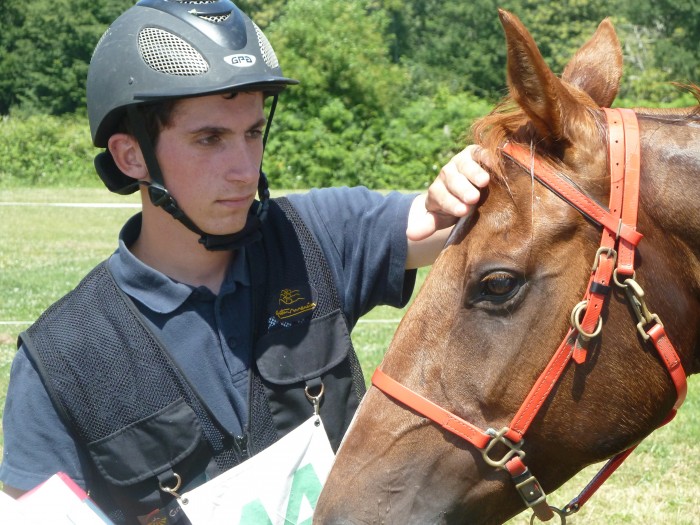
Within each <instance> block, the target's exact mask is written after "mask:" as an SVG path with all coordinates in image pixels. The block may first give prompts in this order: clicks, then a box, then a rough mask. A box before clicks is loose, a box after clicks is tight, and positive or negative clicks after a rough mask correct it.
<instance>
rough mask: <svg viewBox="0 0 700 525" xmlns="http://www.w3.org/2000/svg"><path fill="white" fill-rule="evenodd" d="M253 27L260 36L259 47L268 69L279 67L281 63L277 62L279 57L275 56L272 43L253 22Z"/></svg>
mask: <svg viewBox="0 0 700 525" xmlns="http://www.w3.org/2000/svg"><path fill="white" fill-rule="evenodd" d="M251 22H252V20H251ZM253 27H255V32H256V33H257V35H258V45H259V46H260V52H261V53H262V57H263V60H264V61H265V63H266V64H267V67H270V68H277V67H279V65H280V63H279V61H278V60H277V55H275V51H274V50H273V49H272V46H271V45H270V41H269V40H268V39H267V37H266V36H265V35H264V34H263V32H262V31H261V30H260V28H259V27H258V25H257V24H256V23H255V22H253Z"/></svg>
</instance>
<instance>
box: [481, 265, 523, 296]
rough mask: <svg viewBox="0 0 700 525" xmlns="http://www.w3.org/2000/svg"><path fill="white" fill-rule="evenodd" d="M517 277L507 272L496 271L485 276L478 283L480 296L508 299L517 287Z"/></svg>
mask: <svg viewBox="0 0 700 525" xmlns="http://www.w3.org/2000/svg"><path fill="white" fill-rule="evenodd" d="M518 284H519V281H518V278H517V277H516V276H515V275H513V274H511V273H508V272H504V271H496V272H493V273H490V274H488V275H487V276H485V277H484V278H483V279H482V280H481V283H480V285H481V286H480V288H481V289H480V295H481V297H482V298H491V299H501V300H503V299H508V298H509V297H510V296H511V295H512V294H513V293H514V291H517V289H518Z"/></svg>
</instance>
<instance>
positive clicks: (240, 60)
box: [224, 53, 255, 67]
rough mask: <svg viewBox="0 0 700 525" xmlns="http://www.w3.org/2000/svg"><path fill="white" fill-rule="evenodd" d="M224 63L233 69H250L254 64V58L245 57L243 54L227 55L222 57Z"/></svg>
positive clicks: (250, 56)
mask: <svg viewBox="0 0 700 525" xmlns="http://www.w3.org/2000/svg"><path fill="white" fill-rule="evenodd" d="M224 61H225V62H226V63H227V64H229V65H231V66H235V67H250V66H252V65H254V64H255V56H253V55H247V54H245V53H238V54H236V55H229V56H227V57H224Z"/></svg>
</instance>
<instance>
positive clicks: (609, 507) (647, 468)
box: [0, 189, 700, 525]
mask: <svg viewBox="0 0 700 525" xmlns="http://www.w3.org/2000/svg"><path fill="white" fill-rule="evenodd" d="M8 203H24V204H22V205H17V204H8ZM62 203H104V204H111V203H114V204H119V205H124V204H126V205H129V206H132V207H102V208H96V207H68V206H62V205H61V204H62ZM137 203H138V200H137V198H136V197H117V196H112V195H109V194H108V193H107V192H106V191H104V190H100V189H97V190H56V189H51V190H48V189H34V190H0V239H2V249H1V250H0V294H1V295H0V296H1V297H2V301H1V302H0V407H2V406H4V401H5V393H6V390H7V382H8V378H9V373H10V364H11V361H12V357H13V355H14V353H15V341H16V339H17V335H18V334H19V333H20V332H21V331H22V330H23V329H25V328H26V327H27V326H28V324H29V323H30V322H31V321H33V320H34V319H35V318H36V317H37V316H38V315H39V314H40V313H41V312H42V311H43V310H44V309H45V308H46V307H47V306H48V305H49V304H50V303H51V302H53V301H54V300H56V299H57V298H59V297H60V296H61V295H62V294H64V293H65V292H67V291H69V290H70V289H71V288H72V287H73V286H75V284H76V283H77V282H78V281H79V280H80V278H81V277H82V276H83V275H84V274H85V273H86V272H87V271H88V270H89V269H91V268H92V267H93V266H94V265H95V264H96V263H97V262H99V261H101V260H102V259H104V258H105V257H107V256H108V255H109V254H110V253H112V251H113V250H114V248H115V246H116V239H117V235H118V232H119V229H120V228H121V225H122V224H123V222H124V221H125V220H126V219H127V218H128V217H129V216H131V215H132V214H133V213H135V212H136V211H137V209H136V208H135V207H136V205H137ZM424 275H425V272H422V273H421V274H420V277H421V278H422V277H424ZM402 314H403V311H400V310H395V309H390V308H384V307H382V308H377V309H375V310H374V311H373V312H371V313H370V314H369V315H368V316H367V317H365V318H364V319H363V320H361V322H360V323H359V324H358V326H357V327H356V329H355V331H354V334H353V339H354V341H355V346H356V349H357V351H358V354H359V356H360V360H361V361H362V363H363V367H364V370H365V375H366V377H369V375H370V374H371V372H372V370H373V369H374V368H375V367H376V365H377V364H378V363H379V362H380V361H381V359H382V356H383V353H384V350H385V349H386V347H387V346H388V343H389V341H390V339H391V336H392V334H393V332H394V330H395V329H396V326H397V324H398V321H399V319H400V317H401V315H402ZM574 417H575V416H574ZM698 443H700V380H699V379H698V378H697V377H693V378H691V380H690V382H689V395H688V399H687V401H686V403H685V405H684V406H683V407H682V408H681V410H680V412H679V414H678V416H677V417H676V420H675V421H673V422H672V423H671V424H670V425H668V426H666V427H665V428H662V429H660V430H658V431H657V432H655V433H654V434H653V435H652V436H651V437H650V438H649V439H647V440H646V441H644V442H643V443H642V444H641V445H640V446H639V448H638V449H637V451H635V453H634V454H633V455H632V456H631V458H630V459H628V460H627V462H626V463H625V464H624V465H623V466H622V467H621V469H620V470H619V471H618V472H617V473H616V474H615V475H614V476H613V477H612V478H611V479H610V480H609V481H608V482H607V483H606V484H605V485H604V486H603V488H602V489H601V490H600V491H599V493H598V494H596V496H594V498H593V499H592V500H591V501H590V502H589V503H588V504H587V505H586V506H585V507H584V509H583V510H582V511H581V512H580V513H579V514H578V515H576V516H574V517H572V518H569V520H568V522H569V523H574V524H576V523H579V524H584V523H585V524H594V525H597V524H601V525H602V524H606V525H609V524H613V525H617V524H658V523H664V524H677V525H700V516H699V514H698V511H697V506H698V505H697V504H698V501H700V498H699V497H698V494H697V491H698V487H699V486H700V468H699V467H700V459H698V458H699V457H700V454H699V452H700V451H699V450H698ZM1 446H2V440H1V436H0V449H1ZM596 469H597V467H591V468H589V469H587V470H585V471H584V472H583V473H581V474H579V475H578V476H577V477H575V478H574V479H573V480H572V481H570V482H569V483H568V484H566V485H565V486H564V487H562V488H561V489H559V490H558V491H557V492H555V493H554V494H552V495H551V496H550V497H549V502H550V504H552V505H555V506H559V507H561V506H563V505H565V504H566V503H568V502H569V500H570V499H571V498H572V497H574V496H575V495H576V494H578V492H579V491H580V490H581V489H582V488H583V487H584V486H585V484H586V483H588V481H589V480H590V478H591V477H592V475H593V473H594V472H595V470H596ZM529 519H530V517H529V515H525V514H523V515H522V516H519V517H517V518H515V519H513V520H511V522H510V525H521V524H522V525H525V524H527V523H529Z"/></svg>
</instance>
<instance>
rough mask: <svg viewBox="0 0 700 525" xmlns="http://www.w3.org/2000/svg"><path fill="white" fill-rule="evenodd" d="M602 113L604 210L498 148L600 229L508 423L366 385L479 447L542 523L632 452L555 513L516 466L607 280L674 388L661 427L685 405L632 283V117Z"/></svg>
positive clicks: (584, 336)
mask: <svg viewBox="0 0 700 525" xmlns="http://www.w3.org/2000/svg"><path fill="white" fill-rule="evenodd" d="M605 113H606V117H607V120H608V126H609V134H610V138H609V147H608V151H609V159H608V160H609V165H610V207H609V210H608V209H606V208H604V207H603V206H601V205H600V204H598V203H597V202H595V201H594V200H593V199H591V198H590V197H589V196H587V195H585V194H584V193H581V191H580V190H578V189H577V188H575V187H574V186H572V185H571V183H569V182H568V181H567V180H566V179H564V178H563V177H562V176H561V175H560V174H559V173H557V172H556V171H555V170H554V169H552V168H551V167H550V166H549V165H547V164H545V163H544V162H543V161H542V160H541V159H540V158H538V157H535V156H533V155H532V154H531V152H530V151H529V150H528V149H526V148H524V147H522V146H520V145H517V144H511V143H508V144H506V145H505V147H504V148H503V152H504V153H505V154H506V155H507V156H508V157H510V158H511V159H512V160H514V161H515V162H517V163H518V164H520V165H521V166H522V167H523V168H524V169H525V170H527V171H528V172H530V173H532V174H533V175H534V177H535V178H536V179H537V180H538V181H539V182H540V183H542V184H543V185H544V186H546V187H547V188H548V189H550V190H551V191H552V192H554V193H555V194H556V195H558V196H559V197H560V198H562V199H563V200H565V201H566V202H567V203H568V204H570V205H571V206H573V207H574V208H576V209H577V210H578V211H579V212H581V213H582V214H583V215H585V216H586V217H588V218H590V219H592V220H593V221H594V222H596V223H598V224H599V225H601V226H603V235H602V239H601V243H600V248H599V249H598V251H597V253H596V258H595V262H594V264H593V269H592V271H591V276H590V280H589V283H588V288H587V290H586V293H585V295H584V298H583V300H582V301H581V302H580V303H579V304H577V305H576V306H575V307H574V309H573V311H572V313H571V328H570V329H569V330H568V332H567V334H566V336H565V337H564V340H563V341H562V343H561V345H560V346H559V348H558V349H557V351H556V352H555V354H554V357H552V359H551V360H550V361H549V363H548V364H547V366H546V368H545V369H544V371H543V372H542V374H541V375H540V377H539V378H538V379H537V382H536V383H535V385H534V386H533V388H532V390H530V393H529V394H528V396H527V397H526V399H525V401H524V402H523V404H522V406H521V407H520V409H519V410H518V412H517V414H515V416H514V417H513V420H512V421H511V423H510V425H509V426H508V427H505V428H503V429H501V430H500V431H495V430H493V429H488V430H486V431H484V430H482V429H480V428H478V427H476V426H474V425H472V424H471V423H469V422H467V421H465V420H463V419H461V418H459V417H458V416H456V415H454V414H452V413H450V412H448V411H447V410H445V409H443V408H442V407H440V406H438V405H436V404H435V403H433V402H432V401H429V400H427V399H425V398H424V397H422V396H420V395H419V394H416V393H415V392H413V391H412V390H410V389H408V388H406V387H405V386H403V385H402V384H400V383H398V382H397V381H395V380H394V379H392V378H391V377H389V376H387V375H386V374H385V373H384V372H382V371H381V370H380V369H379V368H378V369H377V370H376V371H375V372H374V375H373V376H372V384H373V385H374V386H376V387H377V388H379V389H380V390H382V391H383V392H384V393H385V394H387V395H389V396H391V397H393V398H394V399H396V400H398V401H400V402H401V403H403V404H404V405H406V406H408V407H409V408H412V409H413V410H415V411H416V412H418V413H419V414H422V415H423V416H425V417H427V418H429V419H431V420H432V421H434V422H435V423H437V424H439V425H441V426H442V427H443V428H445V429H446V430H449V431H450V432H452V433H454V434H456V435H458V436H459V437H461V438H462V439H465V440H466V441H468V442H469V443H471V444H472V445H474V446H475V447H477V448H479V449H481V451H482V455H483V458H484V460H485V461H486V463H488V464H489V465H491V466H493V467H495V468H502V469H505V470H507V471H508V472H509V473H510V475H511V477H512V478H513V481H514V483H515V485H516V488H517V489H518V492H519V493H520V495H521V496H522V498H523V500H524V501H525V503H526V505H527V506H528V507H531V508H532V509H533V510H534V512H535V514H536V515H537V517H538V518H539V519H540V520H542V521H547V520H549V519H551V518H552V517H553V515H554V512H556V513H557V514H558V515H559V517H560V519H561V522H562V523H565V521H566V518H565V517H566V516H568V515H571V514H573V513H575V512H577V511H578V510H579V509H580V508H581V506H583V504H584V503H585V502H586V501H588V499H589V498H590V497H591V496H592V495H593V493H595V491H596V490H597V489H598V488H599V487H600V485H602V484H603V482H604V481H605V480H606V479H607V478H608V477H610V475H611V474H612V473H613V472H614V471H615V469H616V468H617V467H618V466H619V465H620V464H621V463H622V462H623V461H624V459H625V458H626V457H627V456H629V454H630V453H631V452H632V451H633V450H634V447H632V448H630V449H629V450H626V451H624V452H622V453H620V454H618V455H617V456H615V457H613V458H612V459H611V460H609V461H608V463H606V465H605V466H604V467H603V468H602V469H601V470H600V472H598V474H597V475H596V476H595V477H594V479H593V480H592V481H591V482H590V483H589V484H588V485H587V486H586V487H585V488H584V489H583V491H582V492H581V493H580V494H579V495H578V496H577V497H576V498H574V499H573V500H572V501H571V502H570V503H569V504H568V505H566V507H564V509H563V510H559V509H557V508H554V507H550V506H549V505H548V504H547V501H546V494H545V493H544V492H543V491H542V489H541V487H540V484H539V482H538V481H537V479H536V478H535V477H534V476H533V475H531V474H530V472H529V470H528V468H527V467H526V466H525V464H524V462H523V458H524V457H525V452H524V451H523V450H522V449H521V448H522V445H523V439H522V438H523V436H524V435H525V432H526V431H527V429H528V428H529V426H530V424H531V423H532V421H533V419H534V418H535V416H536V415H537V412H538V411H539V409H540V407H541V406H542V405H543V403H544V402H545V400H546V399H547V397H548V396H549V394H550V392H551V391H552V388H554V385H555V384H556V382H557V381H558V380H559V377H560V376H561V375H562V373H563V372H564V369H565V368H566V365H567V364H568V363H569V361H570V359H573V360H574V362H576V363H579V364H580V363H583V362H584V361H585V359H586V346H587V342H588V341H589V340H590V339H592V338H594V337H596V336H597V335H598V334H599V333H600V330H601V329H602V323H603V320H602V318H601V317H600V315H601V311H602V308H603V305H604V303H605V299H606V297H607V296H608V295H609V292H610V288H611V282H614V283H615V285H617V286H619V287H621V288H623V289H624V290H625V293H626V295H627V298H628V300H629V302H630V304H631V306H632V309H633V310H634V312H635V313H636V316H637V321H638V323H637V330H638V331H639V333H640V334H641V336H642V337H643V338H644V340H645V341H648V340H651V341H652V342H653V343H654V346H655V347H656V349H657V351H658V353H659V356H660V357H661V361H662V362H663V363H664V365H665V366H666V368H667V369H668V371H669V374H670V375H671V378H672V380H673V383H674V385H675V387H676V393H677V399H676V402H675V404H674V406H673V409H672V410H671V413H670V414H669V415H668V417H667V418H666V420H665V421H664V423H663V424H665V423H667V422H668V421H670V420H671V419H673V417H674V416H675V414H676V410H677V409H678V408H679V407H680V405H681V404H682V403H683V400H684V399H685V395H686V390H687V384H686V374H685V371H684V370H683V366H682V364H681V360H680V358H679V357H678V354H677V353H676V351H675V349H674V348H673V345H672V344H671V342H670V341H669V339H668V337H667V336H666V332H665V330H664V326H663V324H661V321H660V320H659V317H658V316H657V315H656V314H652V313H650V312H649V310H648V309H647V306H646V303H645V301H644V292H643V290H642V289H641V287H640V286H639V284H638V283H637V282H636V281H635V280H634V275H635V272H634V255H635V248H636V246H637V244H638V243H639V241H640V240H641V239H642V235H641V234H640V233H639V232H637V230H636V224H637V209H638V200H639V174H640V172H639V164H640V154H639V149H640V148H639V127H638V124H637V118H636V115H635V113H634V111H632V110H629V109H606V110H605ZM497 443H502V444H504V445H506V446H507V447H508V448H509V451H508V452H507V453H506V455H505V456H504V457H503V458H502V459H500V460H494V459H492V458H491V457H490V456H489V453H490V451H491V449H492V448H493V447H494V446H495V445H496V444H497ZM533 519H534V516H533Z"/></svg>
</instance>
